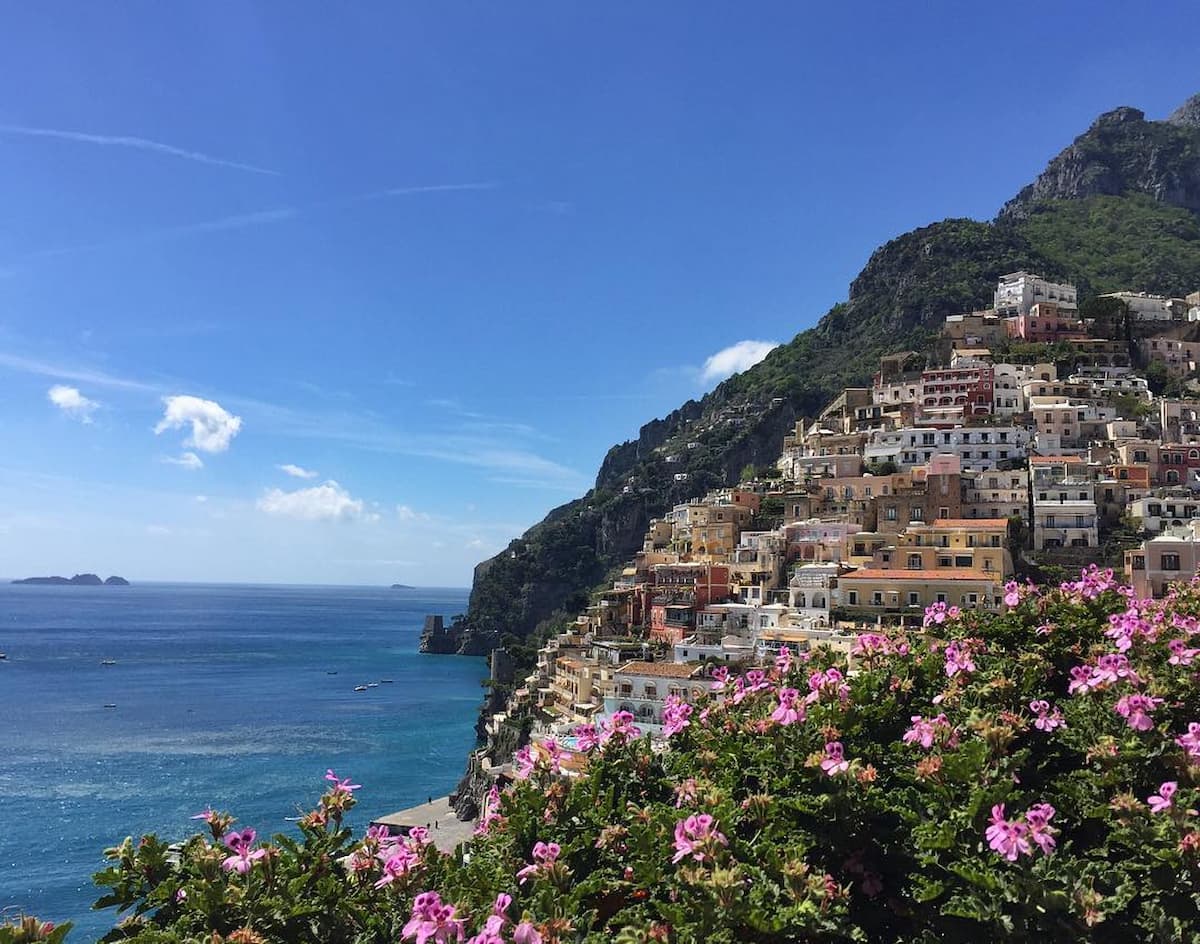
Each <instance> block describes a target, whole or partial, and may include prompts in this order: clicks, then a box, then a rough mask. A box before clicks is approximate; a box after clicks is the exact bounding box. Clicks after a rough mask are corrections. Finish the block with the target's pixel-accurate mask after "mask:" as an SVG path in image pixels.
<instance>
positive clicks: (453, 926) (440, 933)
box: [401, 892, 465, 944]
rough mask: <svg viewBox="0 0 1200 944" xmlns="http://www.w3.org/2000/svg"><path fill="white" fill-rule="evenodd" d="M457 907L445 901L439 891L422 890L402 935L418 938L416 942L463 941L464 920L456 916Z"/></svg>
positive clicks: (440, 943)
mask: <svg viewBox="0 0 1200 944" xmlns="http://www.w3.org/2000/svg"><path fill="white" fill-rule="evenodd" d="M455 910H456V909H455V907H454V906H453V905H448V904H445V903H443V901H442V899H441V896H440V895H438V893H437V892H422V893H421V894H420V895H418V896H417V897H416V900H415V901H413V912H412V917H411V918H409V920H408V923H407V924H406V925H404V930H403V931H401V937H402V938H403V939H404V940H406V941H407V940H408V939H409V938H410V937H411V938H416V944H426V942H427V941H431V940H432V941H433V942H434V944H450V942H451V941H452V940H453V941H461V940H462V939H463V935H464V933H465V932H464V927H463V925H464V922H463V920H462V919H461V918H455V917H454V912H455Z"/></svg>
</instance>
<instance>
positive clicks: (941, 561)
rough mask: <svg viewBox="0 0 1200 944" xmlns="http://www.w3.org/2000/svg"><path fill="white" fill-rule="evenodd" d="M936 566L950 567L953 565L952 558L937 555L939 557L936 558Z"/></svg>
mask: <svg viewBox="0 0 1200 944" xmlns="http://www.w3.org/2000/svg"><path fill="white" fill-rule="evenodd" d="M938 566H939V567H951V566H953V558H950V557H939V558H938Z"/></svg>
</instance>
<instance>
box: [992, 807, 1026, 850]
mask: <svg viewBox="0 0 1200 944" xmlns="http://www.w3.org/2000/svg"><path fill="white" fill-rule="evenodd" d="M1028 834H1029V827H1028V826H1026V825H1025V824H1024V823H1022V822H1020V821H1019V820H1009V819H1006V818H1005V816H1004V804H1003V803H997V804H996V805H995V806H993V807H992V820H991V824H990V825H989V826H988V828H987V830H986V832H985V834H984V835H985V836H986V837H987V841H988V847H989V848H990V849H991V850H992V851H993V852H996V853H997V854H999V855H1001V856H1003V857H1004V858H1006V859H1008V861H1009V862H1016V861H1017V859H1018V858H1020V857H1021V856H1022V855H1029V854H1030V853H1031V852H1033V847H1032V846H1031V845H1030V844H1029V839H1028V838H1027V837H1028Z"/></svg>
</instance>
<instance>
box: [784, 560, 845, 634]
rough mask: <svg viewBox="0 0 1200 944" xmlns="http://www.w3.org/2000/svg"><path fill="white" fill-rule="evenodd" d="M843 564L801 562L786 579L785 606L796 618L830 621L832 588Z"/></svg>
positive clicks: (824, 624)
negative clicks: (786, 600)
mask: <svg viewBox="0 0 1200 944" xmlns="http://www.w3.org/2000/svg"><path fill="white" fill-rule="evenodd" d="M841 571H842V568H841V567H840V566H839V565H838V564H837V563H834V562H827V563H819V564H801V565H800V566H798V567H796V568H795V569H794V570H793V571H792V576H791V579H789V580H788V606H789V608H790V609H791V611H792V613H793V614H795V616H796V617H797V619H800V620H804V619H808V620H812V621H813V622H814V623H815V624H817V625H823V626H828V625H829V622H830V620H829V607H830V605H831V604H832V603H833V588H834V587H835V586H837V578H838V574H839V573H841Z"/></svg>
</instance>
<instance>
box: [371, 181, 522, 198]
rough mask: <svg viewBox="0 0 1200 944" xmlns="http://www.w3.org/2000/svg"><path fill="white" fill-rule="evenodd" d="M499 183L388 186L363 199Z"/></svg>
mask: <svg viewBox="0 0 1200 944" xmlns="http://www.w3.org/2000/svg"><path fill="white" fill-rule="evenodd" d="M499 186H500V185H499V184H498V183H497V182H496V181H494V180H483V181H477V182H474V183H465V184H425V185H424V186H416V187H389V188H387V189H386V190H378V191H376V192H375V193H373V194H367V195H366V196H365V197H364V199H371V198H372V197H407V196H410V195H412V194H415V193H447V192H450V191H455V190H495V189H496V188H497V187H499Z"/></svg>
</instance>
